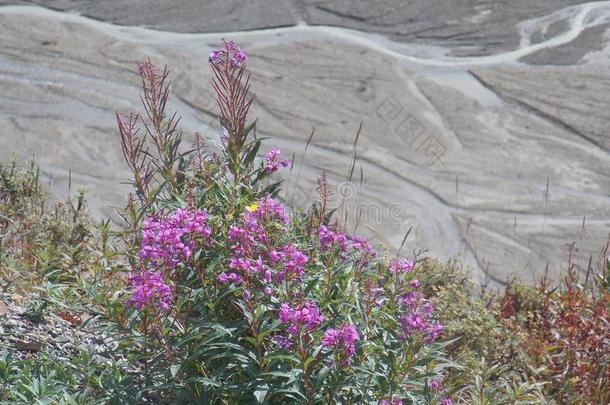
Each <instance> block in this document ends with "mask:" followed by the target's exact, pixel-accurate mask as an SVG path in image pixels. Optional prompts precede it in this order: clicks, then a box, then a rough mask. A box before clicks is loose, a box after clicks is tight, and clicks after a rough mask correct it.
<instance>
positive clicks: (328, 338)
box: [322, 324, 359, 366]
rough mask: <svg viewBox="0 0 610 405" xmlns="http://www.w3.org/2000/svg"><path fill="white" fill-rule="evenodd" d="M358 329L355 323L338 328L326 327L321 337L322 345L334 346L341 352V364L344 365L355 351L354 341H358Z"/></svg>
mask: <svg viewBox="0 0 610 405" xmlns="http://www.w3.org/2000/svg"><path fill="white" fill-rule="evenodd" d="M358 339H359V336H358V330H357V329H356V326H355V325H352V324H346V325H343V326H342V327H341V328H339V329H332V328H331V329H328V330H327V331H326V333H325V334H324V338H323V339H322V346H323V347H326V348H331V347H335V348H337V349H339V350H340V353H341V365H342V366H346V365H349V364H350V362H351V358H352V356H353V355H354V353H356V341H358Z"/></svg>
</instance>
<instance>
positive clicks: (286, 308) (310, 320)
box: [274, 301, 324, 349]
mask: <svg viewBox="0 0 610 405" xmlns="http://www.w3.org/2000/svg"><path fill="white" fill-rule="evenodd" d="M279 318H280V322H281V323H282V324H288V328H287V329H286V330H287V332H288V337H285V336H280V335H277V336H275V337H274V340H275V342H276V343H277V344H278V345H279V346H281V347H283V348H284V349H287V348H289V347H290V346H291V345H292V343H293V339H294V338H296V337H298V336H299V335H300V333H301V331H305V332H311V331H313V330H314V329H316V328H318V327H319V326H320V324H321V323H322V322H323V321H324V317H323V316H322V315H321V314H320V310H319V309H318V307H317V305H316V303H315V302H313V301H307V302H305V303H304V304H302V305H300V306H296V307H291V306H290V305H288V304H287V303H286V302H283V303H282V304H281V305H280V311H279Z"/></svg>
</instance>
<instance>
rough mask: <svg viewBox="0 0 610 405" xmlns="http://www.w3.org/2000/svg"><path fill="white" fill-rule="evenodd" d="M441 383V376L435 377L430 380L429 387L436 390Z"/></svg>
mask: <svg viewBox="0 0 610 405" xmlns="http://www.w3.org/2000/svg"><path fill="white" fill-rule="evenodd" d="M442 383H443V380H442V378H437V379H434V380H432V381H430V389H431V390H432V391H438V390H439V389H440V388H441V384H442Z"/></svg>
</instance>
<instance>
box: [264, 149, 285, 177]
mask: <svg viewBox="0 0 610 405" xmlns="http://www.w3.org/2000/svg"><path fill="white" fill-rule="evenodd" d="M280 154H281V152H280V150H279V149H277V148H273V149H271V150H270V151H269V152H268V153H267V154H266V155H265V171H266V172H267V173H273V172H277V171H278V169H279V168H280V166H282V167H288V165H289V164H290V162H289V161H288V159H284V160H279V157H280Z"/></svg>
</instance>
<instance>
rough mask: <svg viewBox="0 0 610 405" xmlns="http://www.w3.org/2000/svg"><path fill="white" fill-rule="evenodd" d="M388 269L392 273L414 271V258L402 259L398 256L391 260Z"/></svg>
mask: <svg viewBox="0 0 610 405" xmlns="http://www.w3.org/2000/svg"><path fill="white" fill-rule="evenodd" d="M388 270H389V271H390V273H392V274H398V273H410V272H411V271H413V261H412V260H400V259H398V258H396V259H392V260H390V265H389V268H388Z"/></svg>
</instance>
